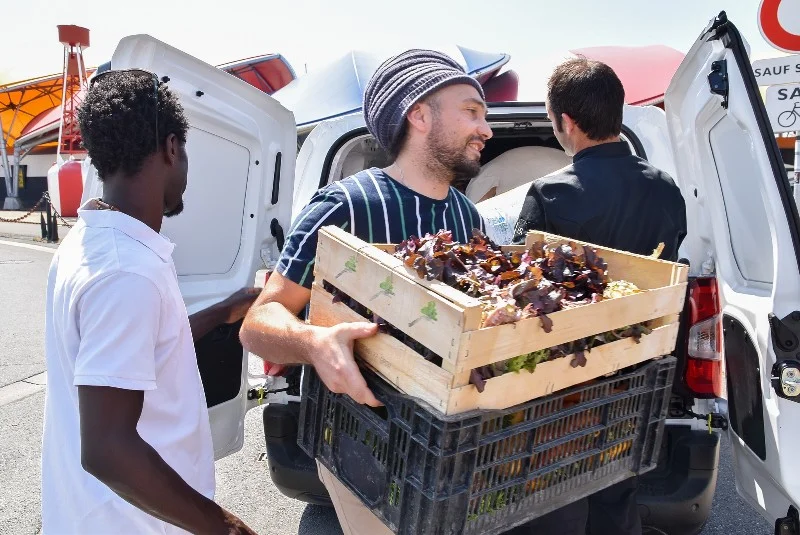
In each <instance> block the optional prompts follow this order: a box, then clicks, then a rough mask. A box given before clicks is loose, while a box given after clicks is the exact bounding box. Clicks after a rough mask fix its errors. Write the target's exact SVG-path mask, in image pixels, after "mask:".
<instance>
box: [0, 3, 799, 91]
mask: <svg viewBox="0 0 800 535" xmlns="http://www.w3.org/2000/svg"><path fill="white" fill-rule="evenodd" d="M786 1H787V2H789V1H792V0H786ZM793 1H798V0H793ZM759 3H760V0H667V1H665V2H659V3H656V2H653V1H652V0H637V1H633V0H567V1H561V2H559V1H558V0H546V1H544V0H491V1H482V2H480V1H477V0H457V1H452V0H438V2H437V1H436V0H395V1H385V0H338V1H335V2H331V1H319V0H318V1H303V0H289V1H285V0H260V1H252V0H228V1H223V2H220V1H217V2H213V3H210V2H208V1H207V0H195V1H193V2H186V1H183V0H172V1H170V0H135V1H130V0H129V1H127V2H119V3H117V2H110V1H108V0H80V1H79V2H60V3H58V2H53V1H52V0H47V1H45V0H27V1H23V2H19V1H12V0H7V1H4V2H2V4H3V5H2V7H0V46H2V47H3V48H4V49H5V50H4V51H3V53H2V54H1V55H0V57H2V58H3V59H2V62H0V83H7V82H11V81H17V80H23V79H26V78H31V77H34V76H39V75H42V74H50V73H56V72H60V71H61V68H62V61H63V48H62V46H61V44H60V43H59V42H58V33H57V28H56V25H58V24H76V25H79V26H83V27H86V28H89V30H90V34H91V46H90V47H89V48H88V49H86V51H85V52H84V55H85V58H86V64H87V65H89V66H96V65H98V64H100V63H104V62H105V61H108V60H109V59H110V58H111V56H112V54H113V52H114V48H115V47H116V45H117V43H118V42H119V40H120V39H121V38H122V37H124V36H126V35H131V34H138V33H145V34H149V35H152V36H153V37H156V38H157V39H160V40H162V41H164V42H166V43H168V44H170V45H172V46H174V47H176V48H179V49H181V50H183V51H185V52H187V53H189V54H191V55H193V56H195V57H198V58H200V59H202V60H204V61H206V62H208V63H210V64H213V65H217V64H220V63H226V62H229V61H233V60H237V59H241V58H245V57H250V56H256V55H261V54H266V53H280V54H282V55H283V56H284V57H285V58H286V59H287V60H288V61H289V62H290V63H291V65H292V66H293V67H294V69H295V71H296V72H297V74H298V75H301V74H303V73H304V72H307V71H312V70H314V69H315V68H319V67H321V66H323V65H324V64H325V63H326V62H328V61H332V60H334V59H336V58H338V57H340V56H342V55H344V54H345V53H347V52H348V51H349V50H352V49H367V50H369V49H378V50H380V49H381V47H383V46H386V44H387V43H388V42H389V41H399V42H400V44H401V45H406V44H408V46H428V45H437V44H458V45H461V46H465V47H467V48H472V49H476V50H481V51H485V52H504V53H507V54H510V55H511V61H510V63H509V67H510V68H514V69H515V70H517V71H518V72H521V73H522V72H524V71H525V70H526V69H532V68H535V66H536V65H537V64H538V62H540V61H541V58H543V57H553V56H554V55H556V56H558V55H561V54H563V55H564V56H566V54H567V51H568V50H569V49H570V48H578V47H586V46H601V45H623V46H639V45H652V44H662V45H667V46H671V47H673V48H675V49H678V50H680V51H682V52H686V51H687V50H688V49H689V48H690V46H691V44H692V42H693V41H694V40H695V39H696V38H697V36H698V35H699V33H700V31H701V30H702V29H703V28H704V27H705V25H706V24H707V23H708V21H709V20H710V19H712V18H713V17H714V16H716V15H717V14H718V13H719V12H720V11H721V10H725V11H726V12H727V13H728V18H729V19H730V20H731V21H733V23H734V24H736V26H737V27H738V28H739V30H740V31H741V32H742V34H743V35H744V37H745V39H746V40H747V41H748V42H749V44H750V46H751V58H753V59H758V58H763V57H773V56H780V55H783V54H782V53H780V52H778V51H777V50H775V49H773V48H771V47H770V45H769V44H768V43H767V42H766V41H764V39H763V38H762V36H761V34H760V32H759V29H758V25H757V10H758V6H759ZM67 6H72V7H71V8H68V7H67ZM798 25H800V20H798ZM788 29H792V28H788ZM796 33H800V28H799V29H798V30H797V32H796ZM395 44H396V43H395Z"/></svg>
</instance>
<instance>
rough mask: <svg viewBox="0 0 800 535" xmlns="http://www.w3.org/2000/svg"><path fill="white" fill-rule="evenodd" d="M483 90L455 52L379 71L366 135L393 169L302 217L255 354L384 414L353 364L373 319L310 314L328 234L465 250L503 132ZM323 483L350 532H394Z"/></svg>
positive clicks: (255, 314)
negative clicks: (487, 162) (307, 368)
mask: <svg viewBox="0 0 800 535" xmlns="http://www.w3.org/2000/svg"><path fill="white" fill-rule="evenodd" d="M486 111H487V109H486V103H485V101H484V94H483V89H482V88H481V86H480V84H479V83H478V82H477V81H475V80H474V79H473V78H471V77H470V76H468V75H467V74H466V73H465V72H464V70H463V69H462V68H461V66H460V65H459V64H458V63H457V62H455V61H454V60H453V59H452V58H450V57H448V56H446V55H445V54H442V53H439V52H436V51H433V50H420V49H412V50H408V51H406V52H403V53H402V54H399V55H397V56H394V57H392V58H390V59H388V60H387V61H385V62H384V63H383V64H381V65H380V66H379V67H378V69H377V70H376V72H375V74H374V75H373V76H372V78H371V79H370V81H369V83H368V85H367V88H366V91H365V95H364V118H365V120H366V123H367V128H368V129H369V132H370V133H371V134H372V136H373V137H374V138H375V139H376V140H377V141H378V143H379V144H380V145H381V147H383V149H384V150H385V151H386V152H387V154H388V155H389V156H390V158H391V161H392V162H393V163H392V164H391V165H389V166H388V167H386V168H383V169H379V168H369V169H365V170H363V171H360V172H358V173H356V174H354V175H352V176H349V177H347V178H344V179H342V180H339V181H336V182H333V183H331V184H329V185H328V186H326V187H324V188H322V189H321V190H319V191H318V192H317V193H316V194H315V195H314V196H313V198H312V199H311V201H310V202H309V204H308V205H307V206H306V207H305V208H304V209H303V210H302V212H301V213H300V214H299V215H298V216H297V219H296V220H295V222H294V224H293V226H292V229H291V231H290V232H289V235H288V237H287V239H286V244H285V246H284V248H283V251H282V253H281V257H280V259H279V260H278V264H277V266H276V268H275V271H274V272H272V274H271V275H270V278H269V280H268V281H267V284H266V286H265V288H264V290H263V291H262V293H261V296H260V297H259V298H258V299H257V300H256V303H255V305H254V306H253V307H252V308H251V309H250V312H249V313H248V315H247V317H246V318H245V321H244V324H243V326H242V330H241V333H240V338H241V341H242V344H243V345H244V347H245V348H246V349H247V350H248V351H250V352H252V353H254V354H256V355H259V356H260V357H261V358H263V359H264V360H266V361H268V362H269V363H270V366H269V367H268V368H269V372H268V373H270V374H278V373H281V372H282V371H283V369H284V368H285V367H286V366H288V365H294V364H306V365H311V366H313V367H314V368H315V369H316V372H317V373H318V374H319V376H320V379H321V380H322V381H323V382H324V383H325V384H326V385H327V387H328V388H329V389H331V390H332V391H333V392H337V393H345V394H348V395H349V396H350V397H352V398H353V399H354V400H355V401H357V402H359V403H365V404H369V405H372V406H378V405H380V403H379V402H378V400H377V399H375V397H374V395H373V394H372V392H371V391H370V390H369V388H368V387H367V384H366V382H365V381H364V378H363V376H362V375H361V373H360V371H359V369H358V366H357V365H356V362H355V360H354V358H353V352H352V347H353V342H354V340H356V339H359V338H366V337H369V336H373V335H374V334H375V333H376V332H377V326H376V325H375V324H373V323H369V322H366V321H365V322H359V323H346V324H340V325H337V326H335V327H331V328H323V327H317V326H313V325H307V324H305V323H304V322H303V321H301V320H300V319H298V315H300V314H301V313H302V312H303V310H304V309H305V307H306V305H307V304H308V302H309V300H310V297H311V283H312V281H313V279H314V269H313V264H314V259H315V255H316V250H317V232H318V231H319V229H320V227H322V226H326V225H336V226H338V227H340V228H343V229H345V230H346V231H348V232H350V233H352V234H354V235H356V236H358V237H359V238H361V239H362V240H364V241H367V242H369V243H399V242H401V241H403V240H405V239H407V238H408V237H409V236H412V235H413V236H420V237H421V236H424V235H425V234H426V233H431V234H435V233H436V232H437V231H439V230H442V229H444V230H448V231H451V232H452V235H453V239H454V240H456V241H460V242H466V241H468V240H469V238H470V237H471V236H472V230H473V229H476V228H477V229H481V230H484V222H483V220H482V218H481V216H480V215H479V214H478V211H477V210H476V208H475V206H474V205H473V204H472V202H470V201H469V199H467V197H466V196H464V195H463V194H462V193H461V192H460V191H458V190H457V189H455V188H454V187H452V186H451V184H452V183H453V182H455V181H457V180H467V179H470V178H472V177H474V176H476V175H477V174H478V171H479V170H480V157H481V151H482V150H483V147H484V145H485V143H486V141H487V140H488V139H489V138H491V137H492V131H491V129H490V128H489V125H488V124H487V122H486ZM319 468H320V470H319V471H320V476H321V477H322V479H323V482H324V483H325V484H326V487H327V488H328V490H329V492H330V494H331V498H332V500H333V502H334V505H335V506H336V510H337V514H338V515H339V520H340V522H341V524H342V529H343V530H344V532H345V534H348V533H355V532H354V531H352V530H353V529H354V526H355V525H358V526H359V528H358V531H357V532H359V533H370V534H379V533H383V532H386V533H388V530H387V529H386V527H385V526H384V525H383V524H382V523H381V522H380V521H379V520H378V519H377V517H375V516H374V515H372V514H371V513H370V512H369V510H367V509H366V508H364V506H362V505H361V504H360V502H359V501H358V500H357V499H355V498H354V497H353V496H352V494H348V493H347V492H346V491H344V490H343V488H342V487H341V486H340V484H338V482H337V481H336V479H335V478H333V477H332V476H331V474H330V473H329V472H328V471H327V470H326V469H325V468H324V467H323V466H321V465H320V466H319Z"/></svg>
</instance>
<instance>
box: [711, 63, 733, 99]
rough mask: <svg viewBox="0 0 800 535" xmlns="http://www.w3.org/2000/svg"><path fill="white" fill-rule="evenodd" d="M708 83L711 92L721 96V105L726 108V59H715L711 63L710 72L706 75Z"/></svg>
mask: <svg viewBox="0 0 800 535" xmlns="http://www.w3.org/2000/svg"><path fill="white" fill-rule="evenodd" d="M708 85H709V86H710V87H711V92H712V93H714V94H715V95H720V96H721V97H722V107H723V108H725V109H726V110H727V109H728V62H727V60H724V59H722V60H719V61H715V62H714V63H712V64H711V73H709V75H708Z"/></svg>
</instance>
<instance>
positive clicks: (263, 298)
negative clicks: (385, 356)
mask: <svg viewBox="0 0 800 535" xmlns="http://www.w3.org/2000/svg"><path fill="white" fill-rule="evenodd" d="M310 298H311V291H310V290H309V289H307V288H305V287H303V286H300V285H299V284H297V283H295V282H293V281H291V280H289V279H287V278H286V277H284V276H282V275H281V274H280V273H277V272H273V273H272V274H271V275H270V277H269V280H268V281H267V285H266V286H265V287H264V291H263V292H262V293H261V295H260V296H259V298H258V300H256V302H255V304H254V305H253V307H252V308H251V309H250V312H249V313H248V314H247V316H246V317H245V319H244V324H243V325H242V329H241V331H240V333H239V339H240V340H241V341H242V345H243V346H244V348H245V349H247V350H248V351H249V352H251V353H253V354H254V355H258V356H259V357H261V358H262V359H264V360H265V361H266V362H267V366H265V368H266V373H267V375H279V374H281V373H282V372H283V370H284V367H285V365H286V364H311V365H312V366H314V368H316V370H317V373H318V374H319V376H320V379H322V382H324V383H325V385H326V386H327V387H328V388H329V389H331V390H332V391H334V392H339V393H345V394H348V395H349V396H350V397H352V398H353V399H354V400H355V401H357V402H359V403H366V404H368V405H372V406H373V407H379V406H380V405H381V403H380V402H379V401H378V400H377V399H375V396H374V395H373V394H372V392H370V390H369V388H368V387H367V383H366V381H364V377H363V376H362V375H361V370H359V369H358V366H357V365H356V362H355V359H354V358H353V345H354V342H355V340H357V339H359V338H367V337H369V336H372V335H374V334H375V333H376V332H377V329H378V326H377V325H375V324H373V323H369V322H360V323H345V324H341V325H336V326H335V327H330V328H326V327H316V326H313V325H307V324H306V323H305V322H302V321H300V320H299V319H298V318H297V314H299V312H300V311H301V310H302V309H303V308H304V307H305V306H306V305H307V304H308V302H309V300H310Z"/></svg>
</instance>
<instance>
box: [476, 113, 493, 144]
mask: <svg viewBox="0 0 800 535" xmlns="http://www.w3.org/2000/svg"><path fill="white" fill-rule="evenodd" d="M478 134H479V135H480V136H481V137H482V138H483V140H484V141H486V140H487V139H490V138H491V137H492V136H493V135H494V132H492V129H491V127H490V126H489V123H488V122H487V121H486V119H485V118H484V119H481V124H480V125H479V126H478Z"/></svg>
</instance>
